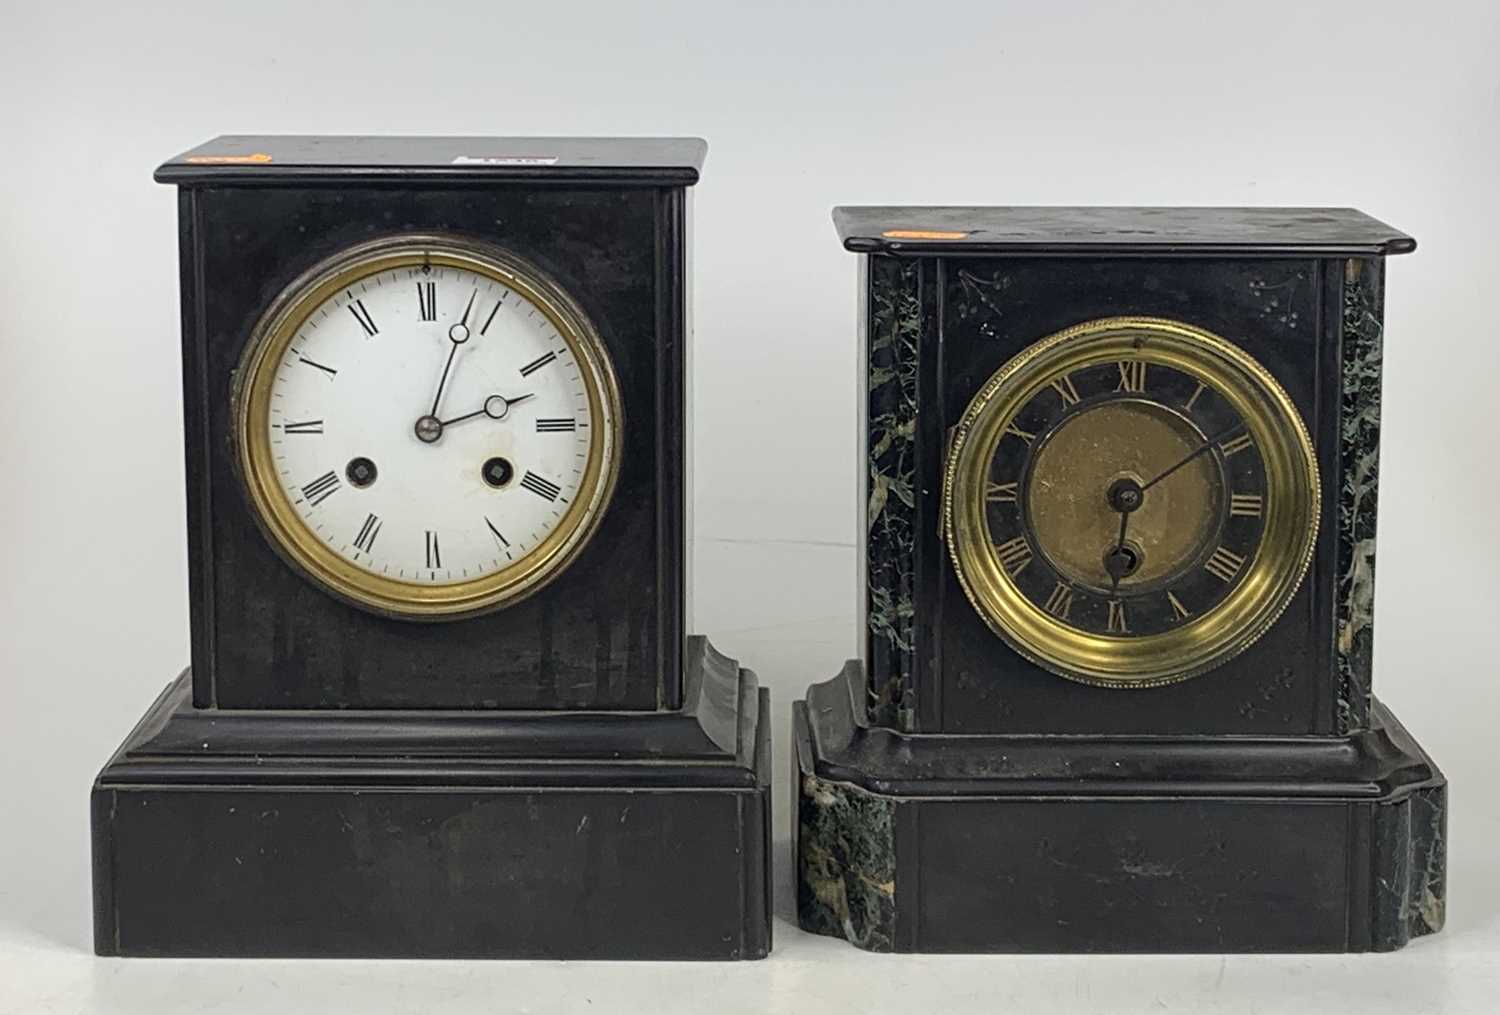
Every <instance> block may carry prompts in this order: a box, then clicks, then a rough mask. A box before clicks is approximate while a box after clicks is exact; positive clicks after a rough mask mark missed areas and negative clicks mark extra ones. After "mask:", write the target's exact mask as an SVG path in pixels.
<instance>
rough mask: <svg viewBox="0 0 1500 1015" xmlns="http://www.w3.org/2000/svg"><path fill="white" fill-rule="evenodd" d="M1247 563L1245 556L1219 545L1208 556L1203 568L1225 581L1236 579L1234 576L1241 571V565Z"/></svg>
mask: <svg viewBox="0 0 1500 1015" xmlns="http://www.w3.org/2000/svg"><path fill="white" fill-rule="evenodd" d="M1243 563H1245V558H1244V557H1241V556H1240V555H1239V554H1237V553H1235V552H1234V551H1233V550H1229V549H1226V548H1224V547H1222V546H1221V547H1219V548H1218V549H1217V550H1215V551H1214V552H1213V554H1212V555H1211V556H1210V557H1209V558H1208V561H1207V563H1205V564H1204V565H1203V570H1205V571H1207V572H1208V573H1209V574H1211V575H1213V576H1214V577H1215V578H1220V579H1222V580H1224V581H1227V582H1228V581H1234V576H1235V575H1237V574H1239V573H1240V565H1241V564H1243Z"/></svg>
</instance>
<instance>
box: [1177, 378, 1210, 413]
mask: <svg viewBox="0 0 1500 1015" xmlns="http://www.w3.org/2000/svg"><path fill="white" fill-rule="evenodd" d="M1207 390H1208V385H1206V384H1200V385H1198V386H1197V387H1196V388H1194V389H1193V393H1192V394H1191V395H1189V396H1188V400H1187V401H1186V402H1184V403H1182V407H1183V408H1184V409H1186V410H1187V411H1188V412H1192V411H1193V403H1194V402H1196V401H1198V396H1199V395H1201V394H1203V392H1205V391H1207Z"/></svg>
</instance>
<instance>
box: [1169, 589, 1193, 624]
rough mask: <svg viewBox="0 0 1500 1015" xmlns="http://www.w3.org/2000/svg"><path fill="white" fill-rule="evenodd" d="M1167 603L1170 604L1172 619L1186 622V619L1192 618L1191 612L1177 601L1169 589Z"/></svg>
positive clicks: (1180, 601) (1179, 600)
mask: <svg viewBox="0 0 1500 1015" xmlns="http://www.w3.org/2000/svg"><path fill="white" fill-rule="evenodd" d="M1167 602H1169V603H1171V604H1172V617H1173V619H1175V620H1186V619H1188V617H1190V616H1192V611H1191V610H1189V609H1188V608H1187V607H1186V606H1183V605H1182V600H1181V599H1178V598H1177V596H1176V595H1175V594H1174V593H1173V592H1172V590H1171V589H1168V590H1167Z"/></svg>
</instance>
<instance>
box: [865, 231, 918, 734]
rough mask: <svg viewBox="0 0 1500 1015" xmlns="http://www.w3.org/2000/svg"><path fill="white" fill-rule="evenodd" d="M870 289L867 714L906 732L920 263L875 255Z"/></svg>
mask: <svg viewBox="0 0 1500 1015" xmlns="http://www.w3.org/2000/svg"><path fill="white" fill-rule="evenodd" d="M869 285H870V294H869V299H870V317H869V321H870V324H869V333H868V335H867V336H866V341H867V342H868V349H867V362H868V364H869V375H868V378H867V396H868V398H869V411H868V419H869V426H868V433H867V434H866V440H867V441H868V444H867V450H868V455H867V458H868V466H869V478H868V490H869V499H868V516H867V525H868V535H867V538H866V540H865V559H866V562H867V564H866V568H867V575H868V586H867V587H868V603H867V617H868V621H867V622H868V626H869V647H870V652H869V659H868V663H869V669H870V712H871V718H872V720H873V721H875V722H878V723H882V724H885V725H894V726H897V727H898V728H901V729H909V728H911V724H912V720H913V717H914V714H915V705H914V692H913V687H912V673H913V669H914V667H915V643H914V637H913V615H914V612H915V606H914V590H913V574H914V564H915V545H916V530H915V522H916V501H915V493H914V483H915V473H916V444H915V441H916V426H917V339H918V333H919V330H920V327H921V304H920V264H919V262H917V261H910V260H902V259H897V258H893V257H872V258H870V283H869Z"/></svg>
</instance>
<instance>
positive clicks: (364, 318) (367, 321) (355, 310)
mask: <svg viewBox="0 0 1500 1015" xmlns="http://www.w3.org/2000/svg"><path fill="white" fill-rule="evenodd" d="M349 313H351V314H353V315H354V319H355V320H356V321H358V322H359V326H360V327H361V328H364V329H365V334H366V335H368V336H370V337H371V338H374V337H375V336H376V335H378V334H380V329H379V328H377V327H375V318H373V317H371V316H370V312H369V311H368V310H366V309H365V303H364V300H355V301H354V302H353V303H351V304H349Z"/></svg>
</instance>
